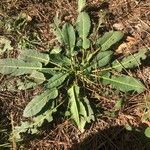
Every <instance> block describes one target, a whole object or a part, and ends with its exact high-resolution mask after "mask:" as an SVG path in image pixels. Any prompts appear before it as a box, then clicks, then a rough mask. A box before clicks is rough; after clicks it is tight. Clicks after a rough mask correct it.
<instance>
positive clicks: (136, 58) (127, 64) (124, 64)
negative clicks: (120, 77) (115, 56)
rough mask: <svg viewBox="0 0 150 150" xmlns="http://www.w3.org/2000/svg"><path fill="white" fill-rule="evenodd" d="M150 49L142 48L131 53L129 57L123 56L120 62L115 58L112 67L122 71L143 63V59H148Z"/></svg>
mask: <svg viewBox="0 0 150 150" xmlns="http://www.w3.org/2000/svg"><path fill="white" fill-rule="evenodd" d="M147 51H148V49H146V48H145V49H142V50H140V51H139V52H138V53H135V54H133V55H130V56H128V57H125V58H123V59H122V60H121V61H120V62H119V61H118V60H115V61H114V62H113V63H112V68H114V69H115V70H117V71H122V69H127V68H134V67H137V66H139V65H141V60H144V59H146V57H147V55H146V53H147Z"/></svg>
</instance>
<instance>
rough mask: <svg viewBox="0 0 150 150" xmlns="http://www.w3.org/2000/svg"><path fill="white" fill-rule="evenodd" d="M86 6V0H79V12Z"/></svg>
mask: <svg viewBox="0 0 150 150" xmlns="http://www.w3.org/2000/svg"><path fill="white" fill-rule="evenodd" d="M85 6H86V0H78V12H81V11H82V10H83V8H84V7H85Z"/></svg>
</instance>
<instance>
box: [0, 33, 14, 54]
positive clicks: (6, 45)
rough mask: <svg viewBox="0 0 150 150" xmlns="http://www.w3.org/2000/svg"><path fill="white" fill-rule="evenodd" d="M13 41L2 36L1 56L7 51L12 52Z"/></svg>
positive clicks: (0, 41)
mask: <svg viewBox="0 0 150 150" xmlns="http://www.w3.org/2000/svg"><path fill="white" fill-rule="evenodd" d="M12 49H13V47H12V46H11V41H10V40H8V39H7V38H6V37H4V36H0V54H2V53H4V52H5V51H6V50H8V51H9V50H12Z"/></svg>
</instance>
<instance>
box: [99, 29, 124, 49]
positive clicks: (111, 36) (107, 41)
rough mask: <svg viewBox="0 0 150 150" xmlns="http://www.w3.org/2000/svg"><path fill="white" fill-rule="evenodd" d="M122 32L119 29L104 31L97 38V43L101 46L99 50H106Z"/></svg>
mask: <svg viewBox="0 0 150 150" xmlns="http://www.w3.org/2000/svg"><path fill="white" fill-rule="evenodd" d="M123 36H124V34H123V33H122V32H121V31H110V32H107V33H105V34H104V35H103V36H102V37H101V38H99V39H98V40H97V45H98V46H100V47H101V51H106V50H108V49H109V48H110V47H111V46H112V45H114V44H115V43H117V42H118V41H120V40H121V39H122V38H123Z"/></svg>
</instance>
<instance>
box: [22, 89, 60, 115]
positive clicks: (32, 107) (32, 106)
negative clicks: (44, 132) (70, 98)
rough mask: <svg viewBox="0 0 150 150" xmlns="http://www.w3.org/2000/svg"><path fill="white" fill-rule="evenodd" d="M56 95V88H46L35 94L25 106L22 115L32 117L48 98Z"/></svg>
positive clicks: (50, 98)
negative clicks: (42, 91)
mask: <svg viewBox="0 0 150 150" xmlns="http://www.w3.org/2000/svg"><path fill="white" fill-rule="evenodd" d="M57 96H58V90H57V89H50V90H46V91H45V92H44V93H42V94H40V95H37V96H35V97H34V98H33V99H32V100H31V101H30V102H29V103H28V105H27V106H26V108H25V109H24V112H23V116H24V117H32V116H35V115H36V114H37V113H39V112H40V111H41V110H42V108H43V107H44V106H45V105H46V103H47V102H48V101H49V100H52V99H55V98H56V97H57Z"/></svg>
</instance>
